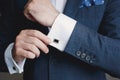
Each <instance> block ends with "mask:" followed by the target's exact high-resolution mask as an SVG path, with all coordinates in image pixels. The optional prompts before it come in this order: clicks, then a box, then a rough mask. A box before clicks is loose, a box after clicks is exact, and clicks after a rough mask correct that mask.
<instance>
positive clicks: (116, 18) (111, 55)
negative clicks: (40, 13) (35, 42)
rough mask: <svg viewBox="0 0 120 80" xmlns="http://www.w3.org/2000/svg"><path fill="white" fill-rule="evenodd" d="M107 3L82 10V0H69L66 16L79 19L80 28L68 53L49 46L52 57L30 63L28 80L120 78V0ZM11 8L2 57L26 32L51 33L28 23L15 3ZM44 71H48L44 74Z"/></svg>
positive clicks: (27, 64)
mask: <svg viewBox="0 0 120 80" xmlns="http://www.w3.org/2000/svg"><path fill="white" fill-rule="evenodd" d="M11 1H12V0H11ZM104 1H105V3H104V4H101V5H93V6H89V7H82V8H81V7H80V4H81V3H82V0H68V2H67V4H66V7H65V10H64V14H65V15H67V16H69V17H71V18H73V19H75V20H76V21H77V24H76V25H75V29H74V31H73V33H72V35H71V37H70V40H69V42H68V44H67V46H66V48H65V50H64V52H60V51H59V50H57V49H55V48H53V47H51V46H49V48H50V52H49V55H45V54H41V56H40V57H39V58H37V59H35V60H27V62H26V65H25V71H24V79H25V80H41V78H43V80H45V79H47V78H48V80H106V78H105V73H108V74H110V75H112V76H114V77H118V78H120V62H119V61H120V9H119V8H120V0H104ZM11 4H12V5H11V6H10V7H9V8H10V13H9V14H8V12H7V10H4V12H3V13H4V14H5V15H3V16H2V17H3V18H2V20H1V22H2V23H3V24H4V26H3V25H2V26H1V27H0V29H1V31H0V33H2V34H0V35H1V36H0V37H1V39H3V40H2V41H3V42H4V44H3V43H1V45H2V44H3V45H4V47H0V48H1V55H2V56H3V54H4V53H3V52H4V50H5V48H6V46H7V45H8V44H9V43H10V42H12V41H14V39H15V36H16V35H17V34H18V33H19V32H20V31H21V30H22V29H37V30H40V31H41V32H43V33H45V34H47V33H48V30H47V28H46V27H43V26H42V25H40V24H37V23H33V22H31V21H28V20H27V19H26V18H25V17H24V16H23V14H22V12H21V11H20V10H19V8H17V5H16V3H15V2H13V3H11ZM11 15H12V16H11ZM6 16H7V17H6ZM5 27H6V28H5ZM6 29H7V32H4V31H6ZM9 38H10V39H9ZM1 63H2V62H1ZM3 64H4V63H3ZM44 67H46V69H43V70H42V69H41V68H44ZM45 73H46V74H45ZM42 74H45V75H46V77H43V76H44V75H42Z"/></svg>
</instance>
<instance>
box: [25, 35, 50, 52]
mask: <svg viewBox="0 0 120 80" xmlns="http://www.w3.org/2000/svg"><path fill="white" fill-rule="evenodd" d="M24 41H25V43H29V44H34V45H35V46H36V47H37V48H39V49H40V50H41V51H43V52H44V53H48V52H49V49H48V47H47V45H46V44H45V43H43V42H42V41H40V40H39V39H37V38H35V37H28V38H27V39H25V40H24Z"/></svg>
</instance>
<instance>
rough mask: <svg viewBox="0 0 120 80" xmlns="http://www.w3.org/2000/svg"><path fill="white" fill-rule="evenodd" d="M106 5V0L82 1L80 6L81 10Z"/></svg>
mask: <svg viewBox="0 0 120 80" xmlns="http://www.w3.org/2000/svg"><path fill="white" fill-rule="evenodd" d="M102 4H104V0H82V3H81V4H80V8H82V7H90V6H94V5H102Z"/></svg>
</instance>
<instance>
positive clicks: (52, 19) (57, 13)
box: [48, 11, 59, 27]
mask: <svg viewBox="0 0 120 80" xmlns="http://www.w3.org/2000/svg"><path fill="white" fill-rule="evenodd" d="M58 15H59V12H58V11H56V12H55V13H54V15H52V16H51V20H48V21H49V27H52V25H53V23H54V22H55V19H56V18H57V16H58Z"/></svg>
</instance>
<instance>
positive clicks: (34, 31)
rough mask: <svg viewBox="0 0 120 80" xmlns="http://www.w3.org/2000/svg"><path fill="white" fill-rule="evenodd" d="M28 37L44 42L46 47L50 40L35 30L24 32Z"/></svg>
mask: <svg viewBox="0 0 120 80" xmlns="http://www.w3.org/2000/svg"><path fill="white" fill-rule="evenodd" d="M25 32H26V34H27V35H28V36H32V37H36V38H38V39H39V40H40V41H42V42H44V43H45V44H46V45H49V44H50V42H51V40H50V38H48V37H47V36H46V35H45V34H43V33H41V32H40V31H37V30H26V31H25Z"/></svg>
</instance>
